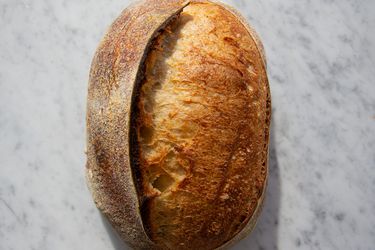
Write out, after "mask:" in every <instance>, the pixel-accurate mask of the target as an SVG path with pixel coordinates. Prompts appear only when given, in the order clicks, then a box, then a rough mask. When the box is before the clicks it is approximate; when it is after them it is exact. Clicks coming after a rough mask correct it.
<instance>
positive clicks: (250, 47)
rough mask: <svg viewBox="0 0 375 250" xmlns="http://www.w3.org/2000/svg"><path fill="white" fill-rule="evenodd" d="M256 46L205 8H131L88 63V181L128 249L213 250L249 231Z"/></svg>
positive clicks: (266, 107)
mask: <svg viewBox="0 0 375 250" xmlns="http://www.w3.org/2000/svg"><path fill="white" fill-rule="evenodd" d="M270 112H271V99H270V91H269V86H268V80H267V74H266V61H265V55H264V52H263V46H262V44H261V42H260V40H259V38H258V36H257V35H256V34H255V32H254V30H253V29H252V28H251V27H250V26H249V25H248V24H247V23H246V21H245V20H244V19H243V18H242V17H241V16H240V15H239V14H238V13H237V12H236V11H234V10H233V9H231V8H230V7H228V6H225V5H223V4H221V3H218V2H213V1H177V0H173V1H170V0H168V1H166V0H165V1H159V0H149V1H142V2H138V3H136V4H134V5H132V6H130V7H129V8H128V9H126V10H125V11H124V12H123V13H122V14H121V15H120V17H119V18H117V19H116V20H115V22H114V23H113V24H112V26H111V27H110V29H109V31H108V33H107V34H106V35H105V37H104V39H103V41H102V42H101V44H100V45H99V48H98V49H97V52H96V54H95V56H94V59H93V62H92V67H91V72H90V80H89V91H88V102H87V167H86V173H87V181H88V185H89V188H90V190H91V193H92V195H93V198H94V201H95V203H96V205H97V207H98V208H99V209H100V210H101V212H102V213H103V214H104V215H105V216H106V218H107V219H108V220H109V221H110V222H111V224H112V225H113V227H114V228H115V229H116V231H117V232H118V233H119V235H120V236H121V238H122V239H123V240H124V241H125V242H127V243H128V244H129V245H130V246H132V247H133V248H135V249H218V248H226V247H228V246H229V245H231V244H233V243H235V242H236V241H238V240H240V239H241V238H243V237H245V236H246V235H247V234H248V233H249V232H250V231H251V230H252V229H253V227H254V225H255V222H256V219H257V217H258V215H259V213H260V209H261V205H262V202H263V199H264V193H265V187H266V182H267V175H268V162H267V159H268V143H269V126H270V115H271V113H270Z"/></svg>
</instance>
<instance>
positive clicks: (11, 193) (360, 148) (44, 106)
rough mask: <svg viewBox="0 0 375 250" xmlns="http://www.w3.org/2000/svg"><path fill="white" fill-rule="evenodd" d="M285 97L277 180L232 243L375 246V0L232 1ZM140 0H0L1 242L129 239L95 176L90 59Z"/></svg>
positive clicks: (95, 245) (280, 101)
mask: <svg viewBox="0 0 375 250" xmlns="http://www.w3.org/2000/svg"><path fill="white" fill-rule="evenodd" d="M227 2H228V3H230V4H232V5H234V6H236V7H237V8H239V9H240V10H241V12H242V13H243V14H244V15H245V16H246V18H247V19H248V20H249V21H250V22H251V23H252V24H253V25H254V26H255V28H256V29H257V30H258V32H259V34H260V36H261V37H262V39H263V41H264V45H265V48H266V52H267V59H268V66H269V78H270V85H271V90H272V97H273V128H272V138H271V167H270V171H271V172H270V173H271V177H270V181H269V186H268V190H267V199H266V202H265V207H264V211H263V213H262V215H261V217H260V219H259V223H258V226H257V227H256V229H255V231H254V233H253V234H252V235H251V236H249V237H248V238H247V239H245V240H244V241H242V242H241V243H240V244H238V245H237V246H236V247H234V248H233V249H236V250H245V249H259V250H260V249H266V250H268V249H286V250H289V249H375V212H374V211H375V80H374V79H375V36H374V34H375V14H374V12H375V1H374V0H340V1H339V0H314V1H312V0H284V1H278V0H269V1H262V0H252V1H245V0H242V1H236V0H232V1H227ZM128 4H129V1H126V0H122V1H105V0H87V1H83V0H81V1H79V0H77V1H74V0H55V1H48V0H0V249H1V250H3V249H22V250H23V249H35V250H43V249H83V250H85V249H90V250H91V249H120V247H121V246H120V245H121V244H119V242H118V241H116V239H115V237H114V236H113V235H112V234H111V233H109V232H108V231H110V229H109V228H108V227H107V228H106V226H105V223H103V221H102V219H101V218H100V215H99V213H98V211H97V210H96V209H95V206H94V204H93V202H92V199H91V196H90V194H89V192H88V190H87V188H86V184H85V180H84V165H85V155H84V153H83V149H84V143H85V134H84V132H85V129H84V127H85V102H86V100H85V98H86V88H87V79H88V71H89V66H90V61H91V58H92V56H93V53H94V51H95V48H96V46H97V44H98V42H99V40H100V38H101V36H102V35H103V34H104V32H105V30H106V28H107V27H108V26H109V24H110V23H111V22H112V20H113V19H114V18H115V17H116V16H117V15H118V14H119V13H120V12H121V10H122V9H123V8H124V7H126V6H127V5H128Z"/></svg>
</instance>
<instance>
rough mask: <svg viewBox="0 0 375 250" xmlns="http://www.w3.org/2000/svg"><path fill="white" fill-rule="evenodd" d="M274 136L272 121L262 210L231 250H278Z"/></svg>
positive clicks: (279, 183) (278, 192) (278, 184)
mask: <svg viewBox="0 0 375 250" xmlns="http://www.w3.org/2000/svg"><path fill="white" fill-rule="evenodd" d="M275 136H276V135H275V123H274V121H273V122H272V125H271V138H270V154H269V176H268V186H267V189H266V196H265V201H264V204H263V205H264V206H263V210H262V212H261V214H260V217H259V218H258V222H257V225H256V226H255V228H254V230H253V232H252V233H251V234H250V235H249V236H248V237H247V238H245V239H243V240H242V241H240V242H239V243H238V244H236V245H235V246H234V247H233V248H232V250H245V249H246V250H249V249H251V250H257V249H259V250H264V249H266V250H271V249H275V250H277V249H279V248H278V244H277V242H278V225H279V211H280V195H281V194H280V189H281V182H280V170H279V164H278V160H277V150H276V140H275V139H276V138H275Z"/></svg>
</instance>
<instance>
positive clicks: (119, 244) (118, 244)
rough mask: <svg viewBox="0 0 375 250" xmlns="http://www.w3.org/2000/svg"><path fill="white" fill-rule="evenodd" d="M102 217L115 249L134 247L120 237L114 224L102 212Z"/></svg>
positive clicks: (128, 249) (126, 249)
mask: <svg viewBox="0 0 375 250" xmlns="http://www.w3.org/2000/svg"><path fill="white" fill-rule="evenodd" d="M100 218H101V219H102V223H103V225H104V228H105V230H106V231H107V233H108V235H109V238H110V240H111V243H112V246H113V249H114V250H131V249H132V248H131V247H129V246H128V245H126V244H125V242H124V241H123V240H122V239H121V238H120V236H119V235H118V233H117V232H116V231H115V229H114V228H113V227H112V225H111V224H110V223H109V221H108V220H107V218H106V217H105V216H104V215H103V214H102V213H100Z"/></svg>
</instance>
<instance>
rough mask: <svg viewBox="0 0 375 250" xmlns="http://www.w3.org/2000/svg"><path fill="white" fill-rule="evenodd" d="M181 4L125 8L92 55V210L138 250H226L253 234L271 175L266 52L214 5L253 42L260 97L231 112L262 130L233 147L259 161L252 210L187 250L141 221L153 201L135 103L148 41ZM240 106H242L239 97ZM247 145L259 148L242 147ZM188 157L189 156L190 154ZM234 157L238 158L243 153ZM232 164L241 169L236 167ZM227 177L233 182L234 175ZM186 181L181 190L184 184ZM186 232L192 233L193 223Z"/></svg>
mask: <svg viewBox="0 0 375 250" xmlns="http://www.w3.org/2000/svg"><path fill="white" fill-rule="evenodd" d="M190 2H193V3H196V2H208V1H190ZM186 4H187V3H186V2H185V1H177V0H173V1H167V0H164V1H160V0H151V1H150V0H149V1H144V2H140V3H137V4H135V5H133V6H131V7H129V8H128V9H126V10H125V11H124V12H123V13H122V14H121V15H120V17H119V18H118V19H117V20H116V21H115V22H114V23H113V24H112V26H111V28H110V30H109V31H108V33H107V34H106V36H105V37H104V39H103V41H102V42H101V44H100V46H99V48H98V50H97V52H96V54H95V57H94V59H93V63H92V67H91V72H90V82H89V92H88V103H87V168H86V169H87V171H86V173H87V174H86V175H87V180H88V184H89V187H90V190H91V192H92V195H93V197H94V200H95V203H96V205H97V207H98V208H99V209H100V210H101V211H102V212H103V214H104V215H105V216H106V217H107V218H108V219H109V221H110V222H111V224H112V225H113V226H114V228H115V229H116V230H117V231H118V232H119V234H120V236H121V237H122V238H123V239H124V241H126V242H127V243H128V244H130V245H131V246H132V247H134V248H136V249H165V248H166V246H167V245H168V246H169V248H171V247H175V249H179V248H181V249H183V248H189V247H190V248H191V247H196V248H197V249H198V248H200V249H213V248H216V247H219V246H221V247H227V246H229V245H230V244H231V243H233V242H235V241H237V240H238V239H240V238H243V237H244V236H246V234H247V233H248V232H249V231H251V229H252V228H253V226H254V225H255V221H256V218H257V216H258V214H259V211H260V207H261V204H262V201H263V197H264V189H265V186H266V179H267V173H268V172H267V171H268V170H267V154H268V139H269V134H268V133H269V124H270V93H269V87H268V81H267V75H266V63H265V56H264V53H263V49H262V48H263V46H262V45H261V43H260V41H259V39H258V38H257V36H256V35H255V33H254V31H253V30H252V29H251V28H250V27H249V26H248V25H247V24H246V22H245V21H244V19H243V18H241V17H240V16H239V15H238V14H237V13H235V12H234V11H233V10H232V9H230V8H228V7H227V6H224V5H221V4H218V5H220V6H222V7H221V8H222V10H223V11H225V10H226V11H227V13H228V15H232V17H230V18H233V16H235V17H236V18H238V20H239V22H241V23H242V25H241V27H239V25H238V24H236V25H237V26H238V27H237V28H238V29H242V31H241V32H245V31H247V35H249V37H251V39H250V40H249V42H252V43H253V46H251V49H250V52H251V53H252V56H253V57H254V65H253V67H254V72H255V75H256V80H254V79H251V81H256V82H257V83H258V86H255V91H256V92H257V93H258V94H257V95H256V96H257V97H255V99H254V96H249V98H253V100H254V101H256V103H257V105H255V106H253V107H251V106H250V108H249V109H248V110H243V109H242V108H240V109H239V110H237V111H235V112H238V113H241V112H248V113H249V114H251V113H252V112H255V113H254V114H256V115H258V116H259V117H260V118H259V119H261V120H262V121H263V122H262V124H260V125H259V124H258V127H259V128H261V131H260V130H259V129H257V130H256V131H255V130H252V128H251V126H247V129H248V131H249V132H250V133H253V134H252V135H251V136H253V137H251V136H250V137H246V140H240V139H239V140H237V142H235V144H236V145H241V148H243V149H244V148H246V147H247V146H251V147H253V148H254V149H255V150H254V151H253V152H256V153H254V154H256V155H259V156H260V157H258V158H257V160H256V162H251V159H250V158H251V157H250V158H249V160H246V165H247V166H250V165H254V164H255V165H254V168H255V169H258V170H259V171H260V172H259V173H260V175H257V176H253V177H254V178H255V179H256V183H254V184H251V185H254V186H255V189H254V188H252V189H251V190H248V191H246V192H245V193H244V194H245V195H248V196H249V197H252V201H251V203H249V204H251V206H250V207H249V209H248V210H247V211H244V212H245V214H246V215H245V217H246V218H245V219H244V220H243V221H242V222H241V225H240V227H239V228H238V229H237V230H229V229H228V230H224V231H225V232H224V233H223V234H221V235H216V236H215V235H212V236H211V235H208V234H209V233H208V234H207V232H209V231H210V230H208V231H206V234H207V235H204V234H201V235H200V236H199V237H201V238H200V239H199V237H198V239H195V240H194V239H191V240H192V241H191V242H192V244H191V245H185V246H188V247H181V246H179V247H177V246H175V245H173V244H174V243H173V244H172V245H171V244H170V243H169V244H164V243H165V242H164V243H163V242H160V241H158V240H157V239H156V238H155V237H154V236H153V234H154V232H153V230H152V227H151V226H150V224H149V223H148V222H147V221H146V220H145V218H146V217H147V216H141V209H143V212H145V213H146V214H147V213H148V212H150V211H149V210H148V209H149V208H148V207H147V206H146V205H147V204H148V202H149V201H150V195H147V192H146V190H145V189H144V187H143V183H144V174H143V173H144V172H143V171H142V164H141V162H139V159H140V157H141V155H140V152H139V150H137V148H139V144H140V142H139V141H138V139H139V137H138V135H137V133H139V132H137V131H139V130H137V129H139V127H137V126H139V124H140V123H139V119H138V118H139V113H137V112H138V111H137V107H138V106H137V103H138V102H139V98H140V95H141V91H140V90H141V86H142V83H144V79H145V70H146V69H145V65H146V63H145V61H146V59H147V56H148V55H149V51H150V49H151V48H153V41H155V39H156V38H158V37H159V32H161V31H162V30H163V29H164V28H165V27H166V26H167V25H168V24H170V23H171V22H173V20H174V19H175V18H177V16H178V14H179V13H180V12H181V11H182V10H183V8H184V7H185V6H186ZM228 18H229V17H228ZM193 73H194V72H193ZM212 73H216V72H212ZM219 74H220V73H219ZM230 87H231V86H228V88H230ZM240 99H241V101H243V98H240ZM245 99H246V98H245ZM238 103H240V101H238ZM241 117H242V118H241ZM252 117H253V118H252ZM254 117H255V116H252V115H247V116H240V117H239V118H238V119H243V120H242V121H240V120H238V119H237V122H238V124H245V123H246V122H248V123H254ZM141 122H142V120H141ZM223 125H225V124H223ZM255 135H257V136H258V137H260V136H261V139H259V138H256V136H255ZM239 136H240V134H239ZM252 139H253V141H254V142H257V143H253V144H251V143H246V142H245V141H248V140H250V141H251V140H252ZM202 143H203V142H202ZM198 144H199V141H198ZM250 144H251V145H250ZM190 153H192V154H193V155H194V152H190ZM234 153H235V152H234ZM237 153H241V150H238V152H237ZM193 160H194V159H193ZM224 165H225V164H224ZM227 165H228V164H227ZM235 165H238V166H239V165H240V162H239V163H238V164H235ZM262 165H263V166H262ZM238 169H240V168H238ZM229 175H230V174H229ZM227 178H228V179H231V176H229V177H228V176H227ZM223 180H224V179H223ZM184 181H185V183H186V182H187V181H188V180H184ZM224 181H225V180H224ZM186 185H187V186H188V184H186ZM235 185H237V188H239V189H241V188H240V186H238V185H241V183H240V182H236V184H235ZM235 188H236V187H235ZM254 190H257V195H256V200H254V199H253V197H255V196H253V195H252V192H253V191H254ZM151 198H152V197H151ZM244 198H245V197H244ZM202 202H203V201H202ZM216 203H217V204H216ZM189 205H190V204H184V205H183V206H185V209H186V210H189V209H190V208H191V206H189ZM202 205H204V203H202ZM221 206H225V203H223V204H221V203H220V202H218V201H215V205H214V206H213V207H214V208H215V207H221ZM211 207H212V206H211ZM216 210H217V209H213V210H212V211H207V214H210V213H211V216H209V217H207V218H206V220H207V222H206V223H205V224H206V225H211V224H212V225H215V223H213V222H214V220H215V216H219V214H218V213H217V211H216ZM192 211H193V210H192ZM209 220H210V221H209ZM186 225H187V226H188V224H186ZM191 225H192V226H194V223H192V224H191ZM203 231H204V230H203ZM214 231H215V230H214ZM211 232H212V230H211ZM224 235H225V236H224ZM186 236H188V238H189V239H190V238H191V237H192V234H184V232H179V233H178V235H177V241H178V240H179V239H180V240H181V242H183V241H184V238H186ZM202 237H203V238H204V237H210V238H212V240H209V241H203V242H202ZM150 238H151V239H150Z"/></svg>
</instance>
